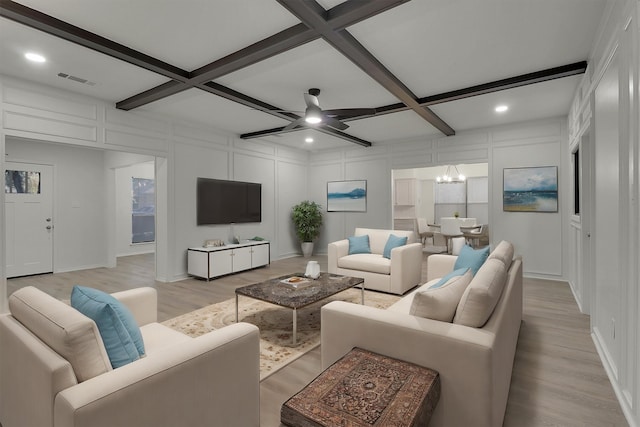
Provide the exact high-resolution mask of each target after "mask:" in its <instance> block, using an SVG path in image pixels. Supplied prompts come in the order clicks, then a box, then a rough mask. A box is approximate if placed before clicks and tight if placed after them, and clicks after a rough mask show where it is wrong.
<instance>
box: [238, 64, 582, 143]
mask: <svg viewBox="0 0 640 427" xmlns="http://www.w3.org/2000/svg"><path fill="white" fill-rule="evenodd" d="M586 70H587V62H586V61H580V62H575V63H573V64H567V65H562V66H560V67H554V68H547V69H545V70H540V71H535V72H533V73H527V74H521V75H519V76H515V77H509V78H506V79H501V80H496V81H493V82H489V83H483V84H480V85H476V86H470V87H468V88H464V89H459V90H454V91H450V92H444V93H441V94H438V95H431V96H426V97H424V98H418V100H417V101H418V103H419V104H420V105H421V106H430V105H437V104H442V103H445V102H450V101H455V100H460V99H465V98H471V97H474V96H479V95H485V94H488V93H493V92H498V91H501V90H507V89H514V88H517V87H521V86H527V85H532V84H536V83H542V82H546V81H549V80H555V79H560V78H563V77H570V76H575V75H578V74H584V73H585V71H586ZM409 109H410V108H409V107H407V106H406V105H405V104H403V103H401V102H399V103H396V104H390V105H383V106H382V107H377V108H375V110H376V113H375V114H374V115H373V116H372V115H370V114H369V115H366V116H349V117H338V119H339V120H341V121H344V122H348V121H352V120H362V119H366V118H369V117H374V116H381V115H383V114H391V113H400V112H402V111H407V110H409ZM283 129H284V128H283V127H282V128H273V129H265V130H260V131H255V132H250V133H245V134H242V135H240V137H241V138H244V139H249V138H261V137H265V136H269V135H276V134H280V133H285V132H297V131H299V130H301V129H302V128H294V129H290V130H287V131H284V132H283Z"/></svg>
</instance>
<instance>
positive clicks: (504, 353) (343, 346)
mask: <svg viewBox="0 0 640 427" xmlns="http://www.w3.org/2000/svg"><path fill="white" fill-rule="evenodd" d="M505 245H507V246H508V245H510V244H507V243H506V242H502V243H501V244H500V246H499V247H498V248H497V249H496V251H494V253H492V254H491V255H490V259H491V258H496V255H497V254H496V252H498V249H501V250H502V249H504V247H505ZM510 253H511V256H508V258H509V259H506V257H503V258H502V259H503V262H504V264H505V267H503V270H502V271H503V273H502V276H501V278H500V280H501V281H502V282H503V288H502V289H501V293H500V294H499V295H497V296H496V298H498V301H497V305H496V306H495V308H494V309H493V311H492V312H491V311H490V312H488V313H487V314H488V315H489V319H488V321H487V322H486V323H485V324H484V325H482V326H480V327H471V326H465V325H463V324H459V323H456V320H455V319H454V322H453V323H448V322H445V321H439V320H432V319H429V318H424V317H417V316H413V315H411V314H409V312H410V310H411V307H412V304H413V299H414V297H415V295H416V294H417V292H422V291H424V290H425V288H426V287H428V286H431V285H432V284H433V283H434V282H435V280H434V279H437V278H439V277H442V276H443V275H445V274H446V273H448V272H450V271H451V270H452V269H453V266H454V264H455V261H456V257H455V256H453V255H431V256H430V257H429V258H428V259H427V263H428V266H427V274H428V279H429V282H427V284H425V285H423V286H421V287H420V288H418V289H417V290H416V291H414V292H412V293H410V294H408V295H406V296H405V297H404V298H402V299H401V300H400V301H398V302H397V303H396V304H394V305H393V306H391V307H389V308H388V309H386V310H381V309H377V308H374V307H368V306H363V305H359V304H351V303H347V302H343V301H336V302H331V303H329V304H327V305H325V306H324V307H322V327H321V335H322V338H321V340H322V344H321V351H322V366H323V368H327V367H328V366H330V365H331V364H332V363H334V362H335V361H336V360H338V359H339V358H340V357H342V356H343V355H345V354H346V353H348V352H349V351H350V350H351V349H352V348H353V347H360V348H363V349H366V350H369V351H373V352H376V353H380V354H383V355H386V356H390V357H395V358H397V359H401V360H405V361H409V362H412V363H416V364H418V365H421V366H425V367H429V368H431V369H435V370H436V371H438V372H439V373H440V379H441V387H442V389H441V396H440V401H439V403H438V405H437V407H436V409H435V412H434V415H433V417H432V418H431V422H430V424H429V425H430V426H431V427H451V426H474V427H482V426H491V427H498V426H501V425H502V422H503V419H504V413H505V409H506V404H507V398H508V394H509V385H510V380H511V372H512V368H513V360H514V356H515V351H516V344H517V341H518V334H519V331H520V323H521V320H522V260H521V259H520V258H516V259H514V260H513V261H512V262H510V261H511V257H512V255H513V247H512V246H511V252H510ZM488 264H491V265H492V266H493V265H495V264H496V261H491V262H489V260H487V261H486V262H485V263H484V264H483V266H482V267H481V268H480V270H479V271H478V273H477V274H476V275H475V277H474V278H473V280H472V281H471V283H470V284H469V285H468V287H467V290H470V289H471V288H472V287H473V286H476V287H477V286H480V287H482V286H483V284H482V283H478V281H479V280H482V279H483V278H486V277H487V274H485V273H486V271H483V269H485V268H487V269H488V267H487V265H488ZM506 264H510V265H509V266H508V270H506V268H507V267H506ZM505 270H506V274H505V273H504V271H505ZM495 277H498V276H495ZM467 290H465V291H464V292H465V294H466V292H467ZM464 299H465V297H464V296H463V297H462V298H461V299H460V301H461V302H462V301H463V300H464ZM459 304H460V303H459ZM454 310H456V309H455V307H454ZM461 310H463V309H462V308H461V306H460V305H458V306H457V310H456V319H457V318H458V315H459V312H460V311H461Z"/></svg>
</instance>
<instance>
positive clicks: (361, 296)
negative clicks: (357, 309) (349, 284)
mask: <svg viewBox="0 0 640 427" xmlns="http://www.w3.org/2000/svg"><path fill="white" fill-rule="evenodd" d="M360 293H361V295H360V299H361V300H362V301H361V302H362V305H364V282H362V283H361V284H360Z"/></svg>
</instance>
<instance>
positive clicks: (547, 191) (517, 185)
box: [502, 166, 558, 212]
mask: <svg viewBox="0 0 640 427" xmlns="http://www.w3.org/2000/svg"><path fill="white" fill-rule="evenodd" d="M503 184H504V186H503V196H502V208H503V210H504V211H505V212H558V167H557V166H543V167H532V168H508V169H504V176H503Z"/></svg>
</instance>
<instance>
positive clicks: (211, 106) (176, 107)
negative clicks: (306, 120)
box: [140, 89, 289, 135]
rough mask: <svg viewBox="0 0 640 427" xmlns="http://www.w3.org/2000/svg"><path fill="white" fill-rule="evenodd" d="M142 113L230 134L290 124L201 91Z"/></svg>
mask: <svg viewBox="0 0 640 427" xmlns="http://www.w3.org/2000/svg"><path fill="white" fill-rule="evenodd" d="M140 110H142V111H147V112H150V113H156V114H162V115H164V116H169V117H175V118H179V119H181V120H184V121H188V122H197V123H203V124H206V125H208V126H213V127H215V128H217V129H220V130H223V131H225V132H228V133H234V134H237V135H240V134H241V133H246V132H250V131H252V130H259V129H262V128H267V129H268V128H273V127H280V126H286V125H287V124H289V122H288V121H286V120H282V119H279V118H277V117H275V116H271V115H269V114H265V113H262V112H260V111H257V110H252V109H251V108H248V107H245V106H243V105H240V104H237V103H235V102H232V101H229V100H227V99H224V98H221V97H219V96H215V95H212V94H210V93H207V92H204V91H202V90H200V89H189V90H186V91H184V92H180V93H179V94H176V95H173V96H171V97H169V98H164V99H162V100H160V101H156V102H153V103H151V104H149V105H145V106H144V107H141V108H140Z"/></svg>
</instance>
